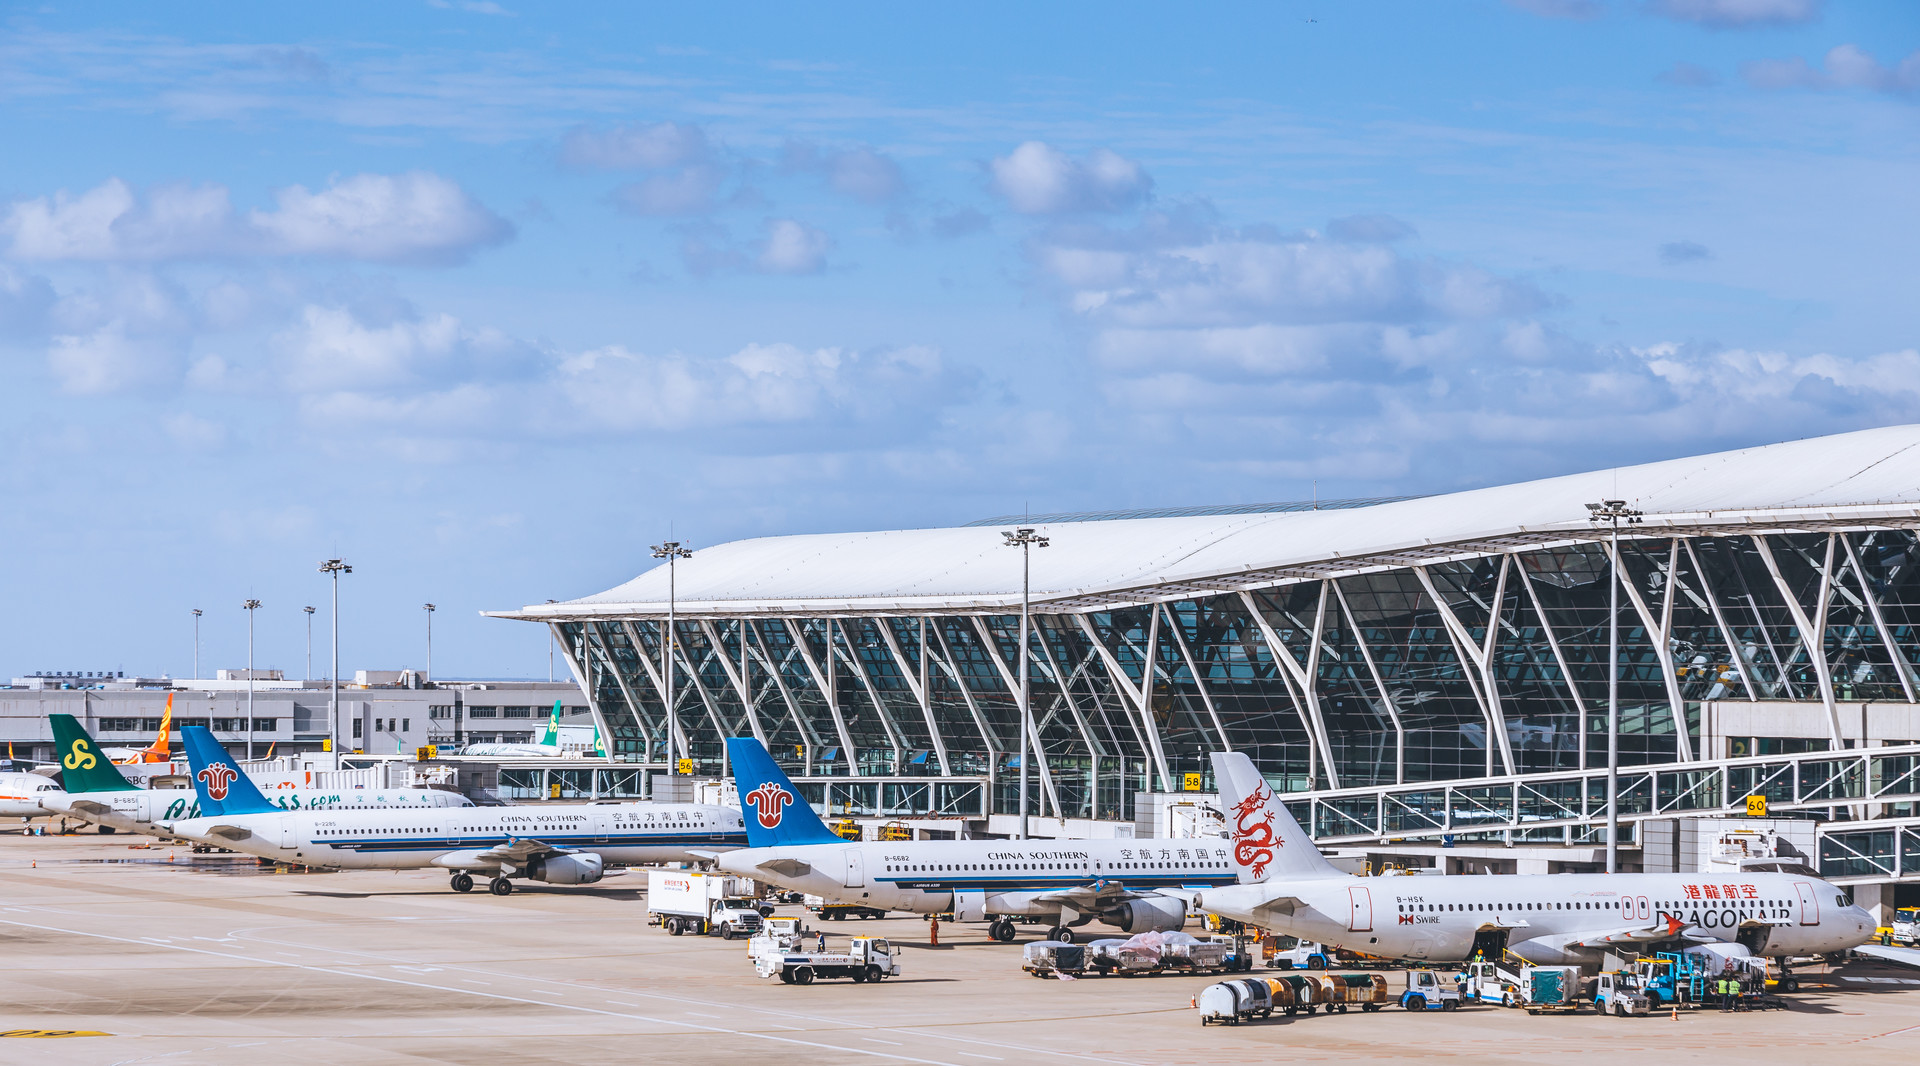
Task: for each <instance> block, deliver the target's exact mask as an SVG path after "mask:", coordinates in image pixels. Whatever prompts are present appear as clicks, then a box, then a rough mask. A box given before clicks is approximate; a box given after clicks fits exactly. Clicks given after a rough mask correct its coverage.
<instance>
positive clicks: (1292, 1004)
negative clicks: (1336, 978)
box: [1267, 974, 1327, 1014]
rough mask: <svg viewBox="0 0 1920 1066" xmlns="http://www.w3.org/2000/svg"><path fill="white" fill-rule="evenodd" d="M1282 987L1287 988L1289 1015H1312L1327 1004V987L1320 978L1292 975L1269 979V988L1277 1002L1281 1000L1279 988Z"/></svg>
mask: <svg viewBox="0 0 1920 1066" xmlns="http://www.w3.org/2000/svg"><path fill="white" fill-rule="evenodd" d="M1282 985H1285V986H1286V988H1287V991H1286V1000H1287V1004H1286V1008H1287V1013H1288V1014H1292V1013H1294V1012H1295V1011H1306V1012H1307V1013H1308V1014H1312V1013H1313V1012H1314V1011H1316V1010H1319V1009H1320V1008H1321V1007H1322V1006H1323V1005H1325V1004H1326V1002H1327V986H1326V985H1324V984H1321V983H1320V979H1319V978H1318V977H1300V976H1298V975H1291V974H1290V975H1288V976H1286V977H1269V978H1268V979H1267V986H1268V987H1269V988H1270V989H1273V990H1274V998H1275V999H1276V1000H1278V999H1279V998H1280V992H1279V988H1280V986H1282Z"/></svg>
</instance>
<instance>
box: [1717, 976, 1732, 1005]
mask: <svg viewBox="0 0 1920 1066" xmlns="http://www.w3.org/2000/svg"><path fill="white" fill-rule="evenodd" d="M1713 987H1714V990H1715V991H1717V992H1719V993H1720V1010H1721V1012H1722V1013H1725V1012H1727V1011H1730V1010H1732V1009H1733V990H1734V987H1735V986H1734V983H1733V979H1732V978H1731V977H1724V976H1723V977H1721V978H1720V979H1719V980H1718V981H1715V982H1714V983H1713Z"/></svg>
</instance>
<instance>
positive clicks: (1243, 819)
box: [1233, 784, 1286, 879]
mask: <svg viewBox="0 0 1920 1066" xmlns="http://www.w3.org/2000/svg"><path fill="white" fill-rule="evenodd" d="M1272 799H1273V787H1272V786H1271V785H1265V784H1263V785H1261V786H1260V787H1259V788H1258V789H1255V790H1254V792H1253V793H1252V794H1251V795H1249V796H1248V797H1247V798H1246V799H1243V800H1241V801H1240V802H1239V803H1236V804H1234V805H1233V861H1234V862H1237V863H1239V864H1240V865H1241V866H1244V867H1246V868H1247V869H1248V871H1250V872H1251V873H1252V874H1253V876H1254V877H1255V878H1256V879H1258V878H1261V877H1264V876H1266V873H1267V864H1268V863H1270V862H1272V861H1273V849H1275V848H1278V847H1283V846H1285V844H1286V841H1284V840H1281V839H1280V838H1279V837H1277V836H1275V835H1274V832H1273V812H1272V811H1270V810H1268V809H1267V802H1268V801H1269V800H1272Z"/></svg>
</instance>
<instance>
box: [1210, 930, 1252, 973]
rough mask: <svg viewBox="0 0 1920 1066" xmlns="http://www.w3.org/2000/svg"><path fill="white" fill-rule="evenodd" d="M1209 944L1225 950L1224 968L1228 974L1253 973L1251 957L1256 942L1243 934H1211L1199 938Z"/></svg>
mask: <svg viewBox="0 0 1920 1066" xmlns="http://www.w3.org/2000/svg"><path fill="white" fill-rule="evenodd" d="M1201 939H1202V940H1204V941H1206V942H1207V943H1210V944H1220V945H1222V946H1224V947H1225V948H1226V951H1227V957H1226V968H1227V970H1228V972H1230V973H1251V972H1253V956H1254V952H1255V951H1256V950H1258V948H1257V946H1256V945H1257V943H1258V942H1257V941H1254V940H1253V939H1251V938H1249V937H1248V936H1246V935H1245V934H1237V933H1212V934H1209V935H1208V936H1204V937H1202V938H1201Z"/></svg>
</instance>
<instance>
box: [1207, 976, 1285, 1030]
mask: <svg viewBox="0 0 1920 1066" xmlns="http://www.w3.org/2000/svg"><path fill="white" fill-rule="evenodd" d="M1194 1002H1195V1003H1196V1004H1197V1005H1198V1006H1199V1007H1200V1024H1201V1025H1212V1024H1213V1023H1214V1022H1225V1023H1227V1024H1228V1025H1239V1024H1240V1023H1241V1022H1242V1021H1251V1020H1252V1019H1254V1018H1267V1017H1271V1016H1272V1015H1273V990H1272V989H1271V988H1269V987H1268V985H1267V982H1265V981H1262V980H1260V979H1259V978H1257V977H1243V978H1241V979H1240V980H1238V981H1222V982H1220V983H1219V984H1217V985H1208V986H1207V987H1205V988H1203V989H1201V990H1200V995H1199V996H1198V997H1197V998H1196V999H1195V1001H1194Z"/></svg>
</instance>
